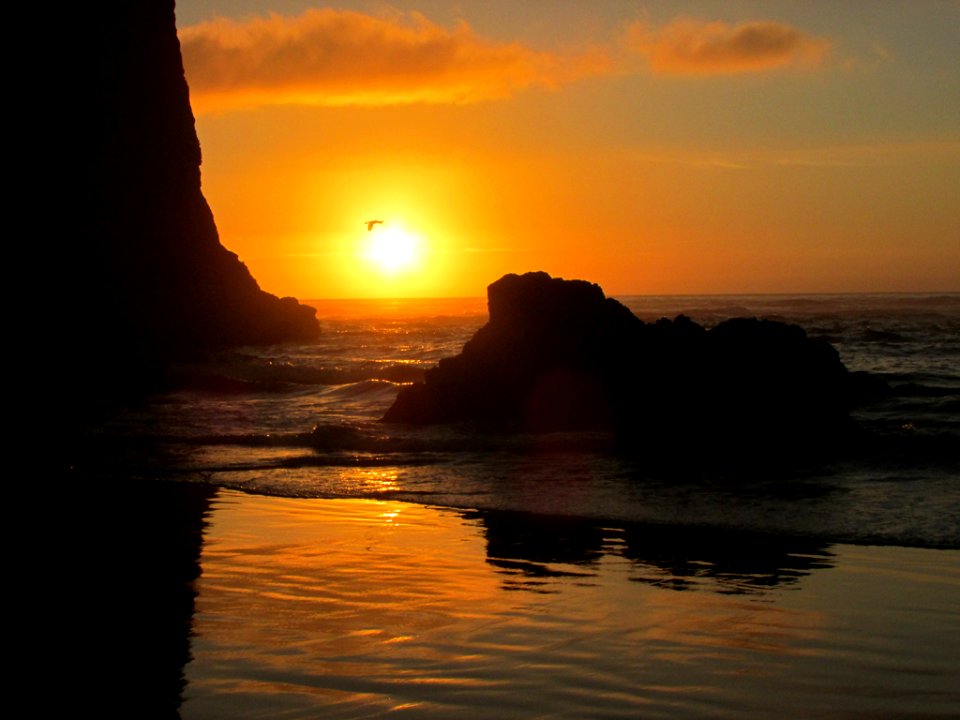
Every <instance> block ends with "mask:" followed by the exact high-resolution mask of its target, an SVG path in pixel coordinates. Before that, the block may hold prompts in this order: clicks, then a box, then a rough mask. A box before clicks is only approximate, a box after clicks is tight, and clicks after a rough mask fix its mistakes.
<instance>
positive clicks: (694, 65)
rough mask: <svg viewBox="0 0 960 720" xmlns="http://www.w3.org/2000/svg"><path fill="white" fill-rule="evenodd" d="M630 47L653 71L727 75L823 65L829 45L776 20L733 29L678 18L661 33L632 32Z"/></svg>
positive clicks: (639, 26)
mask: <svg viewBox="0 0 960 720" xmlns="http://www.w3.org/2000/svg"><path fill="white" fill-rule="evenodd" d="M626 38H627V47H628V49H629V50H631V51H633V52H636V53H639V54H641V55H643V56H645V57H646V59H647V61H648V63H649V65H650V69H651V71H653V72H654V73H657V74H671V75H721V74H733V73H748V72H759V71H763V70H771V69H774V68H782V67H814V66H817V65H819V64H820V63H821V62H822V60H823V58H824V56H825V55H826V52H827V50H828V48H829V46H830V43H829V41H827V40H825V39H822V38H815V37H812V36H809V35H806V34H804V33H803V32H801V31H800V30H797V29H796V28H793V27H791V26H789V25H784V24H782V23H777V22H771V21H754V22H744V23H740V24H738V25H728V24H726V23H723V22H704V21H702V20H694V19H678V20H675V21H673V22H671V23H670V24H669V25H666V26H664V27H662V28H659V29H652V28H650V27H649V26H647V25H646V24H645V23H642V22H637V23H633V24H631V25H630V26H628V28H627V34H626Z"/></svg>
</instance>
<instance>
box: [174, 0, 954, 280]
mask: <svg viewBox="0 0 960 720" xmlns="http://www.w3.org/2000/svg"><path fill="white" fill-rule="evenodd" d="M177 26H178V30H179V35H180V42H181V48H182V52H183V57H184V66H185V69H186V74H187V82H188V83H189V85H190V89H191V102H192V105H193V109H194V113H195V115H196V117H197V131H198V134H199V137H200V142H201V147H202V150H203V165H202V182H203V190H204V194H205V196H206V197H207V200H208V201H209V203H210V205H211V207H212V209H213V212H214V216H215V218H216V221H217V226H218V228H219V230H220V235H221V240H222V242H223V243H224V245H226V246H227V247H228V248H229V249H231V250H232V251H234V252H236V253H237V254H238V255H239V256H240V258H241V260H243V261H244V262H246V264H247V266H248V267H249V268H250V270H251V272H252V273H253V275H254V276H255V277H256V278H257V279H258V281H259V282H260V285H261V287H263V288H264V289H265V290H268V291H269V292H273V293H276V294H280V295H294V296H296V297H299V298H302V299H308V298H337V297H438V296H454V297H475V296H482V295H484V293H485V290H486V286H487V285H488V284H490V283H491V282H493V281H494V280H496V279H497V278H499V277H500V276H502V275H503V274H505V273H509V272H517V273H522V272H526V271H531V270H545V271H547V272H549V273H551V274H552V275H554V276H560V277H565V278H581V279H585V280H590V281H593V282H596V283H599V284H600V285H601V286H602V287H603V288H604V290H605V291H606V292H607V294H610V295H626V294H705V293H821V292H829V293H833V292H942V291H960V62H958V61H957V58H958V57H960V55H958V53H960V2H958V1H953V2H946V1H941V2H936V1H934V0H916V1H915V2H905V1H899V0H898V1H886V0H869V1H868V0H829V1H828V0H806V1H803V2H800V1H798V0H789V1H786V2H782V1H781V0H763V1H761V2H755V1H750V0H730V1H728V2H697V1H692V0H675V1H671V2H641V1H626V0H593V1H591V2H582V1H581V0H527V1H526V2H515V0H509V1H504V0H483V1H468V0H458V1H452V0H428V1H423V2H417V1H410V2H406V1H397V2H391V3H385V2H371V1H367V0H356V1H345V2H341V3H338V4H336V5H323V4H319V3H311V2H302V1H300V0H207V1H201V0H179V2H178V3H177ZM371 220H382V222H381V223H379V224H376V225H373V226H371V229H369V230H368V229H367V225H366V224H365V223H367V222H368V221H371Z"/></svg>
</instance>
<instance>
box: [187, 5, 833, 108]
mask: <svg viewBox="0 0 960 720" xmlns="http://www.w3.org/2000/svg"><path fill="white" fill-rule="evenodd" d="M179 35H180V43H181V48H182V52H183V61H184V65H185V67H186V70H187V77H188V79H189V82H190V90H191V98H192V102H193V106H194V109H195V110H197V111H199V112H206V111H222V110H231V109H235V108H238V107H255V106H258V105H277V104H305V105H326V106H341V105H395V104H404V103H470V102H478V101H482V100H490V99H496V98H504V97H509V96H511V95H513V94H514V93H516V92H519V91H521V90H524V89H526V88H530V87H536V86H540V87H559V86H562V85H565V84H568V83H571V82H575V81H577V80H579V79H582V78H585V77H589V76H599V75H623V74H631V73H636V72H647V71H649V72H653V73H663V74H697V75H702V74H714V75H717V74H729V73H746V72H757V71H762V70H770V69H774V68H781V67H789V66H793V67H797V66H801V67H813V66H816V65H819V64H820V63H821V61H822V60H823V58H824V56H825V54H826V53H827V50H828V48H829V42H828V41H827V40H825V39H821V38H816V37H813V36H810V35H808V34H805V33H803V32H801V31H800V30H798V29H796V28H793V27H791V26H789V25H784V24H781V23H777V22H771V21H755V22H744V23H741V24H739V25H732V26H731V25H727V24H725V23H722V22H704V21H701V20H694V19H679V20H675V21H673V22H671V23H669V24H667V25H664V26H661V27H651V26H649V25H647V24H645V23H642V22H636V23H632V24H630V25H629V26H627V28H626V32H625V33H623V34H622V35H621V36H620V37H619V38H618V39H612V40H611V41H610V42H609V43H607V44H606V45H600V46H593V47H590V48H580V49H576V50H571V51H564V52H547V51H540V50H535V49H533V48H531V47H528V46H526V45H524V44H522V43H519V42H499V41H496V40H491V39H488V38H484V37H481V36H479V35H477V34H476V33H475V32H474V31H473V29H472V28H471V27H470V26H469V25H467V24H466V23H464V22H461V23H458V24H457V25H455V26H453V27H452V28H446V27H443V26H441V25H438V24H436V23H434V22H433V21H431V20H429V19H428V18H426V17H425V16H423V15H421V14H419V13H408V14H405V13H392V14H390V15H383V16H379V15H368V14H364V13H358V12H350V11H344V10H334V9H330V8H326V9H312V10H307V11H306V12H305V13H303V14H302V15H299V16H297V17H287V16H282V15H276V14H272V15H269V16H267V17H260V18H252V19H247V20H232V19H226V18H217V19H215V20H211V21H208V22H204V23H200V24H197V25H192V26H189V27H185V28H182V29H181V30H180V33H179ZM638 55H639V56H641V57H643V58H644V59H645V60H646V63H643V64H642V65H641V66H639V67H638V65H637V62H636V58H637V56H638Z"/></svg>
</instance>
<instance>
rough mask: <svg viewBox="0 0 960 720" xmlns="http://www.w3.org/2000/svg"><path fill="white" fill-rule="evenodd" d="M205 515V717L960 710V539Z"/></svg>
mask: <svg viewBox="0 0 960 720" xmlns="http://www.w3.org/2000/svg"><path fill="white" fill-rule="evenodd" d="M205 517H206V521H207V524H206V527H205V529H204V531H203V544H202V547H201V548H199V550H200V553H199V566H200V569H201V570H202V574H201V575H200V576H199V578H198V579H197V580H196V582H195V583H194V584H193V588H194V589H195V591H196V598H195V603H194V605H193V608H192V612H191V613H189V617H188V618H187V620H188V624H187V626H186V628H187V629H188V631H189V646H190V657H191V659H190V660H189V661H188V662H187V663H186V664H185V666H184V667H183V668H182V670H183V674H184V679H185V681H186V682H185V686H184V688H183V692H182V696H180V697H179V701H180V703H181V704H180V706H179V712H180V714H181V716H182V717H184V718H223V717H231V718H254V717H271V718H278V717H283V718H288V717H290V718H292V717H304V718H308V717H325V718H367V717H381V716H389V717H416V718H419V717H427V718H449V717H471V718H486V717H489V718H529V717H551V718H553V717H570V718H583V717H598V718H599V717H638V716H643V717H667V716H669V717H674V718H675V717H690V718H694V717H740V718H742V717H756V718H762V717H771V716H777V717H798V718H799V717H832V718H833V717H837V718H847V717H849V718H854V717H871V718H902V717H911V718H926V717H931V718H932V717H957V716H958V715H960V689H958V686H957V685H956V682H955V681H956V678H957V677H960V650H958V641H960V602H958V598H960V552H957V551H944V550H924V549H912V548H897V547H858V546H846V545H822V544H819V543H812V542H808V541H800V540H793V539H784V538H766V539H764V538H757V537H754V536H751V537H747V538H743V537H739V536H731V535H724V534H719V535H718V534H707V535H704V536H698V535H697V534H696V533H691V532H687V531H682V530H680V531H678V530H675V529H650V528H622V527H610V528H602V527H598V526H587V525H584V524H583V523H569V522H564V521H559V520H558V521H548V520H544V519H538V518H530V517H523V516H503V515H499V514H498V515H492V514H477V513H463V512H458V511H453V510H448V509H437V508H430V507H423V506H418V505H414V504H408V503H400V502H379V501H371V500H317V499H288V498H269V497H259V496H252V495H244V494H241V493H237V492H232V491H218V492H217V493H216V495H215V496H214V497H213V498H211V499H210V506H209V510H208V512H207V514H206V515H205ZM680 537H685V538H686V541H684V542H673V541H672V540H671V538H680ZM691 538H693V539H691ZM171 656H172V655H171ZM167 699H168V701H170V702H172V703H174V704H175V703H176V702H177V700H178V698H177V697H173V696H172V695H170V696H168V698H167Z"/></svg>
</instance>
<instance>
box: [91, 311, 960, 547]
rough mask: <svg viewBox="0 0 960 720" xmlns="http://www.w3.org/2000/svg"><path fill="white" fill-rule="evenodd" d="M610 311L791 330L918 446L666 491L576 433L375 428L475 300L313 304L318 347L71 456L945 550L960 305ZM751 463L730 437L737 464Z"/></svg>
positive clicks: (157, 410)
mask: <svg viewBox="0 0 960 720" xmlns="http://www.w3.org/2000/svg"><path fill="white" fill-rule="evenodd" d="M623 301H624V302H625V304H626V305H627V306H628V307H630V308H631V309H632V310H633V311H634V312H636V313H637V314H638V315H639V316H640V317H641V318H643V319H645V320H655V319H657V318H659V317H662V316H666V317H673V316H675V315H677V314H679V313H686V314H687V315H689V316H691V317H693V318H694V319H695V320H697V321H698V322H701V323H703V324H704V325H706V326H711V325H714V324H716V323H717V322H720V321H721V320H723V319H725V318H728V317H731V316H735V315H752V316H759V317H769V318H778V319H785V320H788V321H790V322H796V323H798V324H800V325H801V326H802V327H804V328H805V329H806V330H807V332H808V333H809V334H810V335H812V336H816V337H822V338H826V339H828V340H830V341H831V342H832V343H834V345H835V346H836V347H837V349H838V351H839V353H840V355H841V358H842V359H843V361H844V362H845V364H846V365H847V366H848V367H849V368H850V369H851V370H867V371H870V372H873V373H876V374H879V375H880V376H882V377H883V378H885V379H886V380H887V381H888V382H889V383H890V385H891V387H892V388H893V391H894V392H893V394H892V395H891V397H889V398H888V399H886V400H884V401H882V402H880V403H877V404H875V405H873V406H870V407H867V408H864V409H862V410H860V411H858V412H857V414H856V419H857V420H858V421H859V422H860V423H861V424H862V425H863V426H864V427H865V428H866V429H868V430H869V431H870V432H873V433H878V434H879V435H880V436H882V437H884V438H885V442H886V439H889V440H890V446H891V447H892V448H899V447H901V446H903V444H904V443H912V444H916V443H925V444H922V445H916V447H917V448H919V449H914V450H913V451H912V452H911V453H909V455H908V456H906V457H902V456H900V455H897V454H896V453H895V452H892V453H891V454H890V455H889V456H881V457H878V458H870V459H869V460H864V459H856V460H850V459H847V460H845V461H843V462H832V463H824V462H818V461H815V460H814V461H810V462H806V461H805V459H804V453H803V452H802V449H801V452H799V453H798V456H797V459H799V462H790V463H786V465H788V466H789V467H788V468H787V469H786V470H785V469H784V468H770V469H769V471H767V472H763V471H761V472H754V473H753V474H752V475H750V476H741V475H731V474H730V473H721V472H714V473H711V472H706V473H704V472H702V470H694V471H692V472H688V471H685V470H680V471H672V472H671V471H670V469H669V468H668V469H667V472H664V468H662V467H661V468H650V467H648V466H647V465H645V463H644V461H643V453H642V452H640V453H638V455H639V457H637V456H633V457H623V456H618V455H615V454H612V453H610V452H609V451H608V445H609V442H608V441H609V438H603V437H600V436H596V435H591V434H584V433H580V434H553V435H543V436H537V437H520V438H517V437H508V436H496V435H491V434H489V433H486V434H484V433H478V432H476V431H475V429H473V428H470V427H466V426H459V427H441V428H410V427H401V426H391V425H384V424H383V423H380V422H379V421H378V420H379V418H380V417H381V416H382V415H383V413H384V412H385V411H386V410H387V409H388V408H389V407H390V405H391V403H392V402H393V400H394V398H395V397H396V394H397V392H398V391H399V389H400V387H401V386H402V385H403V384H404V383H408V382H412V381H415V380H417V379H420V378H422V377H423V373H424V372H425V371H426V370H427V369H428V368H429V367H431V366H433V365H434V364H435V363H436V362H437V361H438V360H439V359H440V358H442V357H447V356H451V355H455V354H456V353H457V352H459V350H460V348H461V347H462V346H463V343H464V342H465V341H466V340H467V339H468V338H469V337H470V336H471V335H472V334H473V332H475V331H476V329H477V328H478V327H480V326H481V325H482V324H483V323H484V322H485V320H486V306H485V302H484V301H483V300H481V299H434V300H395V301H382V300H354V301H347V300H336V301H334V300H330V301H318V302H316V303H315V305H316V306H317V308H318V315H319V317H320V320H321V326H322V329H323V333H322V335H321V336H320V338H319V339H318V340H317V341H315V342H310V343H301V344H292V345H283V346H275V347H266V348H248V349H242V350H239V351H231V352H227V353H223V354H221V355H218V356H216V357H213V358H209V359H207V360H206V361H205V362H203V363H198V364H197V365H195V366H193V367H186V368H184V369H183V370H184V373H185V376H186V377H187V379H188V380H189V382H187V383H186V384H185V387H184V389H182V390H180V391H179V392H176V393H170V394H168V395H165V396H162V397H159V398H155V399H154V400H153V401H151V402H150V403H148V404H147V405H145V406H142V407H138V408H133V409H131V410H129V411H127V412H126V413H122V414H119V415H118V416H116V417H115V418H113V419H112V420H111V422H110V423H107V424H105V425H104V426H103V427H102V428H99V429H98V430H97V434H95V435H94V437H90V438H85V439H84V443H86V444H87V445H89V446H90V447H91V448H93V449H94V450H93V455H94V458H95V459H94V462H95V464H96V465H97V467H96V468H95V470H96V471H97V472H103V471H104V468H103V464H104V458H110V459H111V462H114V463H115V468H114V470H113V471H114V472H116V473H117V474H118V475H119V476H121V477H129V476H131V475H133V476H142V475H146V476H148V477H154V476H163V477H172V478H177V479H183V480H189V481H201V482H207V483H212V484H215V485H217V486H226V487H232V488H235V489H242V490H245V491H249V492H257V493H264V494H271V495H282V496H289V497H327V498H342V497H366V498H378V499H395V500H396V499H402V500H408V501H412V502H421V503H426V504H431V505H444V506H449V507H456V508H461V509H488V510H517V511H530V512H540V513H547V514H565V515H573V516H577V517H587V518H593V519H594V520H610V521H622V522H629V521H634V522H652V523H661V524H685V525H688V526H694V527H726V528H739V529H752V530H756V531H766V532H774V533H780V534H787V535H805V536H810V537H815V538H818V539H820V540H824V541H833V542H854V543H883V544H895V545H907V546H921V547H941V548H954V549H958V548H960V523H958V522H957V521H956V518H957V517H960V450H958V448H960V295H957V294H952V295H818V296H806V297H804V296H779V295H763V296H700V297H695V296H691V297H659V298H658V297H631V298H623ZM145 438H146V439H147V440H148V441H149V444H148V445H146V446H144V444H143V441H144V439H145ZM101 442H102V443H103V447H102V448H100V449H98V443H101ZM912 446H913V445H911V447H912ZM143 447H146V448H147V450H146V453H144V452H142V448H143ZM750 447H751V439H750V438H749V437H745V438H743V442H742V448H743V452H745V453H747V454H749V453H750ZM696 452H697V449H696V448H691V453H696ZM814 454H815V453H814ZM795 460H796V459H795ZM706 465H707V466H708V467H709V463H706ZM545 487H549V492H544V488H545Z"/></svg>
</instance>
